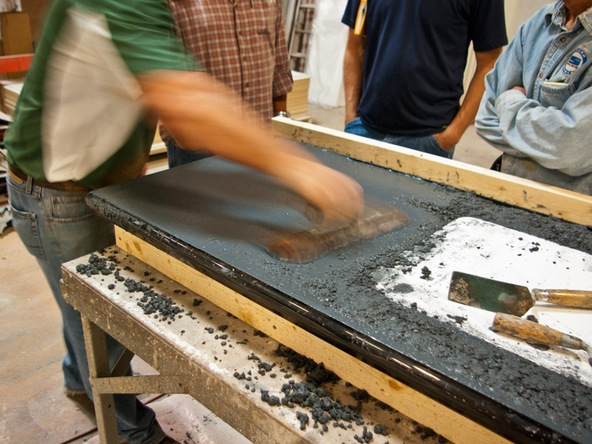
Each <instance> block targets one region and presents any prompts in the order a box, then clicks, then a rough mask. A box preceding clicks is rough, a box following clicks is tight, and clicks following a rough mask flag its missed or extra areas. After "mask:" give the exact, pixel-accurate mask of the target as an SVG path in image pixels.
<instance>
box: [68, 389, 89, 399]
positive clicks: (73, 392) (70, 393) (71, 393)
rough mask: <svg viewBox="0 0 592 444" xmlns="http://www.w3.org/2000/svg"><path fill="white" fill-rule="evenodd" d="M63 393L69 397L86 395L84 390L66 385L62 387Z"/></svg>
mask: <svg viewBox="0 0 592 444" xmlns="http://www.w3.org/2000/svg"><path fill="white" fill-rule="evenodd" d="M64 393H65V395H66V396H67V397H68V398H70V399H75V398H80V397H82V396H84V397H87V394H86V390H78V389H73V388H70V387H67V386H65V387H64Z"/></svg>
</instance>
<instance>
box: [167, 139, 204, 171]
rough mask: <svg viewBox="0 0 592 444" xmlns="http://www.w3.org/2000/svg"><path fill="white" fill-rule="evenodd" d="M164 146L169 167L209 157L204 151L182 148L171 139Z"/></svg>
mask: <svg viewBox="0 0 592 444" xmlns="http://www.w3.org/2000/svg"><path fill="white" fill-rule="evenodd" d="M166 147H167V154H168V159H169V168H173V167H176V166H179V165H185V164H186V163H189V162H194V161H196V160H201V159H205V158H206V157H210V154H207V153H206V152H205V151H190V150H184V149H183V148H181V147H180V146H179V145H177V143H176V142H175V141H174V140H173V139H171V140H169V141H168V142H166Z"/></svg>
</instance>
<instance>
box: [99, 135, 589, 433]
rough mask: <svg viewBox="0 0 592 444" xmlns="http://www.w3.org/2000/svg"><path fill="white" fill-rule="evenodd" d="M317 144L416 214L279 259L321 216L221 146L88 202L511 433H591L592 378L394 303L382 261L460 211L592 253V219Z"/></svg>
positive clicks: (369, 189) (397, 256)
mask: <svg viewBox="0 0 592 444" xmlns="http://www.w3.org/2000/svg"><path fill="white" fill-rule="evenodd" d="M310 149H311V150H313V152H314V153H315V155H317V156H318V157H319V158H321V159H322V160H323V161H324V162H325V163H327V164H329V165H330V166H333V167H335V168H336V169H339V170H340V171H343V172H345V173H347V174H350V175H352V176H353V177H355V178H356V179H357V180H358V181H359V182H360V183H361V184H362V185H363V186H364V189H365V190H366V193H367V196H368V197H369V198H372V199H378V200H380V201H382V202H386V203H389V204H391V205H393V206H394V207H396V208H398V209H400V210H402V211H404V212H405V213H407V215H408V216H409V218H410V222H409V223H408V225H406V226H405V227H403V228H401V229H400V230H397V231H394V232H392V233H388V234H384V235H381V236H379V237H376V238H374V239H372V240H368V241H363V242H360V243H357V244H354V245H350V246H348V247H346V248H344V249H340V250H337V251H334V252H332V253H330V254H327V255H326V256H324V257H322V258H320V259H317V260H315V261H313V262H310V263H306V264H292V263H287V262H282V261H279V260H278V259H276V258H274V257H272V256H270V255H269V254H268V253H267V251H266V250H265V245H266V244H267V242H269V241H270V240H272V239H274V238H275V237H277V236H278V235H281V234H283V233H285V232H286V231H298V230H302V229H306V228H310V227H311V226H312V225H311V223H310V222H309V221H307V220H306V218H304V217H303V215H302V211H301V210H302V209H303V208H304V204H303V202H301V201H300V200H299V199H298V198H297V197H296V196H294V195H293V194H292V193H291V192H289V191H288V190H285V189H283V188H282V187H281V186H279V185H277V184H275V183H274V182H272V181H271V180H270V179H268V178H267V177H265V176H263V175H261V174H258V173H255V172H253V171H251V170H248V169H245V168H243V167H240V166H237V165H234V164H231V163H228V162H224V161H222V160H220V159H208V160H206V161H201V162H198V163H194V164H190V165H186V166H183V167H178V168H175V169H172V170H169V171H166V172H163V173H159V174H155V175H151V176H148V177H145V178H141V179H138V180H135V181H132V182H128V183H126V184H122V185H116V186H112V187H107V188H105V189H102V190H98V191H96V192H94V193H92V194H91V196H90V201H89V203H90V205H91V207H93V208H94V209H95V210H96V211H97V212H98V213H99V214H102V215H103V216H105V217H107V218H108V219H110V220H112V221H113V222H114V223H115V224H117V225H120V226H122V227H123V228H124V229H126V230H128V231H130V232H132V233H133V234H136V235H137V236H139V237H141V238H144V239H146V240H147V241H148V242H150V243H153V244H155V245H157V246H158V247H159V248H161V249H163V250H165V251H167V252H168V253H169V254H171V255H172V256H175V257H177V258H179V259H181V260H182V261H184V262H186V263H189V264H190V265H192V266H194V267H195V268H196V269H199V270H200V271H203V272H205V273H206V274H208V275H210V276H212V277H214V278H215V279H216V280H219V281H220V282H222V283H223V284H225V285H227V286H229V287H230V288H233V289H234V290H237V291H240V292H241V293H243V294H245V295H247V296H248V297H250V298H252V299H254V300H255V301H257V302H259V303H261V304H262V305H264V306H267V307H268V308H271V309H273V310H274V311H276V312H279V313H280V314H282V316H284V317H286V318H287V319H289V320H291V321H293V322H295V323H297V324H298V325H300V326H303V327H305V328H307V329H309V330H311V331H313V332H314V333H316V334H319V335H321V337H324V338H325V339H326V340H327V341H328V342H331V343H333V344H334V345H337V346H339V347H341V348H342V349H344V350H346V351H348V352H350V353H352V354H355V355H357V356H359V357H360V358H361V359H363V360H365V361H367V362H369V363H371V364H372V365H374V366H375V367H377V368H379V369H380V370H382V371H385V372H386V373H388V374H390V375H392V376H393V377H395V378H396V379H399V380H401V381H402V382H405V383H407V384H409V385H411V386H412V387H414V388H416V389H417V390H419V391H421V392H423V393H425V394H427V395H428V396H432V397H434V398H435V399H437V400H439V401H440V402H442V403H444V404H445V405H448V406H450V407H452V408H454V409H457V410H459V411H461V412H462V413H464V414H466V415H467V416H469V417H472V418H473V419H475V420H476V421H478V422H481V423H482V424H484V425H486V426H488V427H491V428H492V429H494V430H497V431H499V432H501V431H503V433H504V434H505V435H506V436H508V437H509V438H511V439H512V440H515V441H529V440H535V441H541V440H543V441H563V442H567V441H578V442H586V441H587V442H590V440H592V421H591V420H590V418H591V417H592V396H591V395H592V388H591V387H588V386H586V385H584V384H581V382H580V381H577V380H573V379H571V378H569V377H566V376H565V375H563V374H559V373H556V372H552V371H550V370H548V369H546V368H544V367H542V366H539V365H536V364H535V363H533V362H532V361H529V360H526V359H524V358H522V357H520V356H518V355H516V354H514V353H510V352H508V351H506V350H503V349H500V348H498V347H495V346H494V345H492V344H490V343H487V342H485V341H483V340H481V339H479V338H476V337H475V336H473V335H470V334H468V333H466V332H463V331H462V330H459V329H458V328H457V327H456V326H455V323H454V322H446V321H444V320H442V319H437V318H435V317H430V316H427V315H426V314H424V313H422V312H420V311H418V310H415V309H413V308H411V307H409V306H404V305H400V304H396V303H394V302H393V301H391V300H389V299H388V298H387V297H386V296H385V294H384V293H383V292H381V291H379V290H378V289H376V278H375V272H376V271H377V270H379V269H381V268H384V267H394V266H400V265H405V261H406V259H405V258H404V255H403V253H404V252H406V251H409V250H415V251H416V252H419V253H421V252H422V251H423V252H424V253H426V254H427V253H428V252H429V251H430V250H431V249H432V248H433V246H434V245H433V244H431V242H433V239H432V238H430V236H431V235H432V234H433V233H435V232H437V231H438V230H439V229H441V228H442V227H443V226H445V225H446V224H447V223H449V222H451V221H453V220H456V219H458V218H460V217H467V216H470V217H475V218H479V219H482V220H485V221H490V222H493V223H495V224H499V225H501V226H504V227H508V228H512V229H515V230H518V231H521V232H524V233H528V234H531V235H534V236H537V237H540V238H542V239H547V240H550V241H553V242H556V243H558V244H560V245H562V246H565V247H569V248H573V249H576V250H580V251H583V252H586V253H592V230H590V229H589V228H587V227H584V226H581V225H577V224H572V223H568V222H565V221H561V220H558V219H555V218H552V217H549V216H544V215H540V214H537V213H533V212H529V211H525V210H522V209H519V208H516V207H512V206H508V205H504V204H500V203H496V202H494V201H491V200H488V199H484V198H481V197H478V196H476V195H474V194H472V193H467V192H464V191H459V190H456V189H453V188H451V187H447V186H442V185H439V184H434V183H431V182H428V181H424V180H421V179H418V178H415V177H411V176H407V175H404V174H400V173H396V172H392V171H390V170H387V169H383V168H379V167H376V166H371V165H366V164H363V163H361V162H357V161H353V160H350V159H347V158H345V157H343V156H340V155H337V154H334V153H330V152H327V151H321V150H318V149H315V148H313V147H310ZM302 306H304V307H306V310H302V309H301V308H299V307H302ZM352 338H353V339H352ZM397 362H399V363H402V364H403V365H401V364H398V363H397ZM426 374H428V375H431V376H430V377H427V378H426Z"/></svg>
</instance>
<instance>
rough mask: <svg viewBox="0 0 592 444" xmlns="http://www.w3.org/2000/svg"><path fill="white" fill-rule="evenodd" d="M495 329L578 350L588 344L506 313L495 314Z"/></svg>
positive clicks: (525, 338)
mask: <svg viewBox="0 0 592 444" xmlns="http://www.w3.org/2000/svg"><path fill="white" fill-rule="evenodd" d="M493 331H495V332H498V333H505V334H507V335H510V336H514V337H515V338H519V339H524V340H526V341H532V342H536V343H539V344H546V345H561V346H563V347H567V348H573V349H576V350H587V346H586V344H585V343H584V341H582V340H581V339H580V338H576V337H575V336H572V335H568V334H567V333H562V332H560V331H559V330H555V329H553V328H551V327H547V326H545V325H541V324H538V323H536V322H532V321H528V320H526V319H522V318H519V317H517V316H513V315H509V314H505V313H496V314H495V317H494V318H493Z"/></svg>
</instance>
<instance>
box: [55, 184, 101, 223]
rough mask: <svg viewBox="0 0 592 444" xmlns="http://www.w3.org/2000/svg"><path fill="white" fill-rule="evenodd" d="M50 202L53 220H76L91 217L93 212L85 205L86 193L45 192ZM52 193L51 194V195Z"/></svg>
mask: <svg viewBox="0 0 592 444" xmlns="http://www.w3.org/2000/svg"><path fill="white" fill-rule="evenodd" d="M45 194H46V195H47V196H48V197H49V201H50V202H51V218H52V220H53V221H65V222H77V221H79V220H84V219H86V218H89V217H92V215H93V212H92V210H91V209H90V208H88V206H87V205H86V200H85V199H86V193H64V192H60V193H55V194H54V193H51V194H50V193H48V192H47V190H46V193H45ZM52 194H53V195H52Z"/></svg>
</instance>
